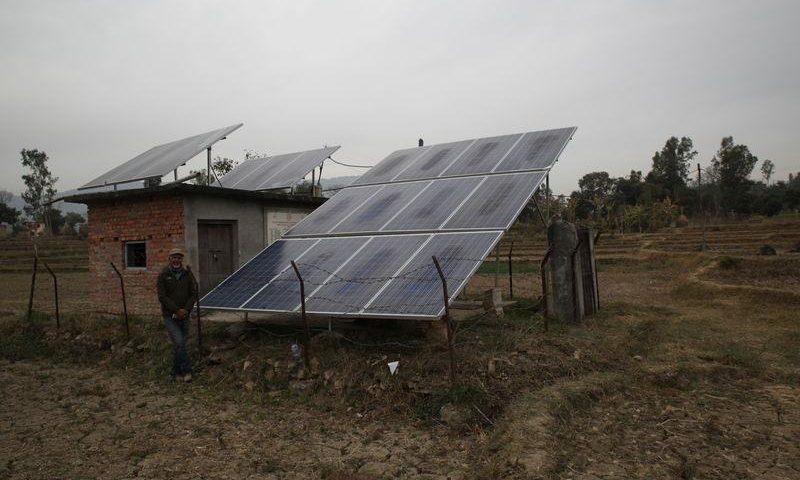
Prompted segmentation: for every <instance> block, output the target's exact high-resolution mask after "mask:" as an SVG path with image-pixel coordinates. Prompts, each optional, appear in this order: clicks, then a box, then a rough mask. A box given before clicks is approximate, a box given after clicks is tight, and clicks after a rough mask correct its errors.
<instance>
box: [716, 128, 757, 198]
mask: <svg viewBox="0 0 800 480" xmlns="http://www.w3.org/2000/svg"><path fill="white" fill-rule="evenodd" d="M711 163H712V167H713V169H714V171H715V172H716V176H717V178H718V182H719V186H720V191H721V195H722V202H721V203H722V208H723V209H725V210H726V211H727V210H733V211H735V212H737V213H750V203H751V200H752V199H751V198H750V195H749V194H748V190H749V186H750V184H751V183H752V182H751V181H750V180H749V178H748V177H750V174H751V173H752V172H753V168H755V166H756V163H758V157H756V156H755V155H753V154H752V153H750V149H749V148H748V147H747V145H736V144H735V143H733V137H724V138H723V139H722V142H721V144H720V147H719V150H717V153H716V155H714V159H713V160H712V161H711Z"/></svg>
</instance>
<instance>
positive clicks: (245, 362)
mask: <svg viewBox="0 0 800 480" xmlns="http://www.w3.org/2000/svg"><path fill="white" fill-rule="evenodd" d="M252 365H253V362H251V361H250V360H245V361H244V364H243V365H242V371H243V372H246V371H247V370H248V369H249V368H250V367H251V366H252Z"/></svg>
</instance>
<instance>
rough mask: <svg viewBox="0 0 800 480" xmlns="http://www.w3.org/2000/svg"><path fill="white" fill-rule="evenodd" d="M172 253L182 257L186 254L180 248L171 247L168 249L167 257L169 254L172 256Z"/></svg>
mask: <svg viewBox="0 0 800 480" xmlns="http://www.w3.org/2000/svg"><path fill="white" fill-rule="evenodd" d="M173 255H180V256H181V257H184V256H186V255H185V254H184V253H183V250H181V249H180V248H173V249H172V250H170V251H169V255H168V256H169V257H171V256H173Z"/></svg>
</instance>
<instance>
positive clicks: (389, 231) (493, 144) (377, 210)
mask: <svg viewBox="0 0 800 480" xmlns="http://www.w3.org/2000/svg"><path fill="white" fill-rule="evenodd" d="M574 132H575V128H563V129H558V130H547V131H542V132H529V133H525V134H516V135H504V136H499V137H487V138H482V139H476V140H467V141H461V142H452V143H447V144H441V145H432V146H427V147H420V148H412V149H405V150H398V151H396V152H394V153H392V154H391V155H389V156H388V157H386V159H385V160H384V161H382V162H380V163H379V164H378V165H377V166H375V167H374V168H372V169H371V170H370V171H369V172H368V173H366V174H365V175H364V176H362V177H361V178H360V179H358V180H357V181H356V182H355V183H354V184H353V185H352V186H350V187H347V188H345V189H343V190H342V191H340V192H339V193H338V194H336V195H335V196H334V197H333V198H331V199H330V200H329V201H328V202H326V203H325V204H324V205H323V206H322V207H320V208H318V209H317V210H315V211H314V212H313V213H312V214H310V215H309V216H307V217H306V218H305V219H303V220H302V221H301V222H300V223H298V224H297V225H296V226H295V227H294V228H292V229H291V230H290V231H289V232H288V233H287V234H286V235H285V236H284V240H281V241H280V242H277V243H276V244H273V246H271V247H269V248H267V249H266V250H265V251H264V252H262V253H261V254H259V256H258V257H257V259H259V260H257V261H254V262H255V265H256V266H255V267H252V268H249V269H247V266H246V267H245V268H243V269H242V270H243V273H236V274H234V275H233V276H231V277H230V278H229V279H228V280H226V282H227V283H226V282H223V284H220V285H219V286H218V287H217V288H216V289H214V290H212V291H211V292H210V293H209V294H208V295H207V296H206V297H204V298H203V299H202V302H201V303H202V304H203V305H204V306H206V307H210V308H233V309H238V310H244V311H269V312H297V311H298V309H299V306H300V301H299V300H300V299H299V296H300V293H299V285H298V283H297V279H296V276H295V275H294V272H293V270H290V269H289V261H290V260H291V259H294V260H295V261H296V262H297V265H298V268H299V270H300V272H301V275H302V276H303V278H304V280H305V281H306V282H307V283H306V311H307V313H310V314H317V315H338V316H348V317H350V316H353V317H370V318H384V317H408V318H425V319H433V318H438V317H440V316H441V315H442V314H443V311H444V300H443V299H442V297H441V282H440V279H439V275H438V273H437V272H436V269H435V267H434V265H433V261H432V258H431V257H432V256H434V255H435V256H436V257H437V258H438V259H439V261H440V263H441V265H442V268H443V271H444V274H445V277H446V279H447V282H448V286H449V288H450V290H449V295H450V300H452V299H453V298H455V296H456V295H458V293H459V292H460V291H461V289H463V288H464V286H465V285H466V284H467V281H468V280H469V277H470V276H471V275H472V274H473V273H474V272H475V270H476V269H477V268H478V266H480V264H481V262H482V261H483V259H484V258H485V257H486V255H487V254H488V253H489V252H490V251H491V249H492V248H493V247H494V246H495V245H496V244H497V242H498V241H499V239H500V237H501V236H502V234H503V232H504V231H505V230H506V229H508V228H509V227H510V226H511V224H512V223H513V222H514V220H515V219H516V218H517V217H518V216H519V214H520V212H521V211H522V209H523V208H524V207H525V205H526V204H527V202H528V201H529V200H530V198H531V196H532V195H533V194H534V192H535V191H536V189H537V188H538V187H539V185H540V184H541V183H542V181H543V180H544V178H545V176H546V174H547V172H548V170H549V169H550V168H551V167H552V166H553V164H554V163H555V161H556V160H557V158H558V156H559V155H560V153H561V152H562V150H563V149H564V147H565V146H566V144H567V142H568V141H569V140H570V138H571V137H572V135H573V133H574ZM281 242H283V243H281ZM292 242H305V243H302V244H297V245H296V246H293V247H292V248H294V250H292V251H291V252H290V251H289V250H290V249H289V248H288V246H289V245H294V244H293V243H292ZM308 242H311V243H308ZM303 248H305V249H303ZM301 250H302V251H301ZM287 252H288V253H287ZM292 255H294V256H292ZM261 257H264V259H260V258H261ZM289 257H292V258H289ZM267 259H269V260H267ZM280 264H282V265H283V269H282V270H280V269H278V268H277V265H280ZM262 265H263V266H262ZM278 270H280V271H278ZM257 272H263V273H260V274H259V275H253V273H257ZM257 276H260V280H258V279H256V278H255V277H257ZM239 277H247V278H248V279H249V280H247V281H245V280H244V279H238V278H239ZM229 280H230V282H229ZM259 281H260V282H261V285H260V287H258V288H253V287H251V286H250V283H253V282H254V283H256V284H258V282H259ZM237 290H243V292H237ZM237 302H240V303H239V305H238V306H232V305H233V304H235V303H237Z"/></svg>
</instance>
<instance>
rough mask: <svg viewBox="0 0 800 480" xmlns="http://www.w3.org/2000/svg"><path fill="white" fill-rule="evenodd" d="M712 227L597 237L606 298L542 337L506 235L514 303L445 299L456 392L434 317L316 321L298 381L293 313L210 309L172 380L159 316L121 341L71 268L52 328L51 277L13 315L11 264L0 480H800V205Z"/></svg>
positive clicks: (0, 392) (528, 279)
mask: <svg viewBox="0 0 800 480" xmlns="http://www.w3.org/2000/svg"><path fill="white" fill-rule="evenodd" d="M712 227H713V226H710V227H709V228H708V229H707V232H706V235H707V236H706V239H707V243H708V244H709V247H710V248H709V250H707V251H704V252H697V251H696V248H695V247H696V245H697V244H698V239H701V238H702V237H701V235H702V231H700V230H699V229H697V228H696V227H686V228H684V229H676V230H672V231H669V232H660V233H658V234H642V235H639V234H637V235H625V236H624V237H620V236H616V237H613V238H611V237H608V238H605V237H603V238H601V240H600V243H599V244H598V264H599V274H598V275H599V281H600V294H601V309H602V310H601V313H600V314H598V315H596V316H595V317H592V318H589V319H587V321H586V322H585V323H584V324H583V325H580V326H570V325H564V324H559V323H557V322H550V325H549V329H548V330H547V331H545V329H544V323H543V319H542V318H541V316H540V315H539V314H537V313H534V312H533V311H532V309H531V308H530V307H531V306H532V305H533V304H534V303H535V302H534V300H533V299H534V298H535V297H536V296H537V295H538V294H539V293H540V291H541V289H540V285H539V280H538V279H539V273H538V268H539V267H538V260H539V259H541V255H542V254H543V253H544V252H543V251H541V252H540V251H539V250H537V248H538V247H528V250H527V251H526V250H524V249H523V248H522V245H524V244H528V243H530V244H535V243H536V242H530V241H529V239H526V238H525V236H524V232H522V233H520V232H519V231H514V232H512V234H511V235H510V236H509V238H507V239H506V240H504V242H503V245H502V246H501V256H502V255H507V250H503V249H504V248H505V247H506V246H507V245H509V244H510V240H512V239H514V241H515V247H514V251H515V252H518V253H519V257H518V258H517V261H518V263H515V266H514V268H515V270H514V271H515V272H517V273H515V275H514V297H515V299H517V300H520V299H521V300H520V301H519V303H517V304H516V305H514V306H511V307H508V308H506V312H505V315H504V316H503V317H502V318H495V317H494V316H489V315H486V314H483V313H477V312H476V311H460V312H458V317H457V318H458V330H457V333H456V349H455V352H456V359H457V369H456V370H457V371H456V384H455V386H451V384H450V381H449V370H448V365H449V364H448V361H447V350H446V348H444V342H443V340H442V339H441V337H440V335H439V333H438V331H437V330H432V329H428V328H425V327H424V326H422V325H418V324H414V323H410V324H409V323H402V322H401V323H384V324H380V325H378V324H374V323H373V324H370V323H349V322H335V323H334V324H333V325H332V327H333V332H334V333H330V332H327V324H318V325H316V326H315V327H316V328H315V333H316V335H315V337H314V339H313V341H312V347H311V354H312V357H313V360H312V371H311V373H310V375H306V374H305V372H304V371H303V370H302V369H300V368H299V367H298V366H297V365H295V363H294V362H293V360H292V356H291V352H290V345H291V343H292V342H294V341H295V340H296V339H299V338H301V337H300V334H299V331H298V330H297V329H296V328H295V327H294V326H293V325H292V321H291V320H286V319H283V321H272V322H269V323H262V322H253V323H249V324H237V325H235V326H233V327H232V326H231V325H230V324H217V323H210V322H206V323H204V328H205V330H204V333H205V335H204V346H205V348H206V349H207V351H205V352H203V353H201V352H199V351H198V350H197V348H196V345H197V344H196V339H195V338H194V337H193V338H192V339H191V345H192V351H191V353H192V356H193V358H194V360H195V363H196V367H197V370H198V375H197V376H196V378H195V380H194V381H193V382H191V383H172V382H170V381H169V380H168V376H167V372H168V371H169V362H170V358H169V346H168V342H167V336H166V333H165V331H164V330H163V328H162V327H161V326H160V324H159V321H158V320H151V319H133V322H132V325H131V332H132V338H131V339H130V340H128V339H127V338H125V335H124V329H123V328H122V324H121V321H120V319H119V318H118V317H100V316H95V315H92V314H89V313H87V312H86V310H87V307H88V305H87V303H86V301H85V298H84V296H83V295H82V294H81V292H82V291H84V290H85V288H86V284H87V281H88V274H87V273H86V272H85V271H81V270H80V269H79V268H78V267H77V266H76V265H78V263H79V262H73V263H69V264H68V265H69V266H68V267H67V268H65V269H64V271H63V273H60V274H59V281H60V282H62V284H63V285H64V289H65V290H64V291H63V294H62V311H63V312H64V314H63V318H62V326H61V328H60V329H56V328H55V322H54V320H53V319H52V318H51V313H52V297H51V293H50V283H48V282H49V281H50V278H49V277H48V276H47V275H46V274H42V275H41V277H40V280H39V283H38V287H37V292H36V302H35V309H36V311H37V314H36V315H34V319H33V321H32V322H25V321H24V319H23V312H24V309H25V308H26V306H27V294H28V289H29V288H30V283H29V282H30V276H29V274H26V273H24V270H21V269H16V268H14V267H13V266H9V267H8V268H7V271H5V272H3V273H0V281H1V282H2V284H3V288H2V291H0V438H2V439H3V441H2V442H0V479H6V478H8V479H45V478H163V479H190V478H226V479H227V478H230V479H240V478H241V479H244V478H267V479H270V478H274V479H300V478H326V479H377V478H427V479H447V478H451V479H466V478H485V479H494V478H518V479H525V478H573V479H596V478H684V479H689V478H753V479H755V478H759V479H760V478H767V479H785V478H800V317H798V315H797V311H798V308H799V307H800V254H799V253H791V252H790V251H789V250H791V249H792V247H793V245H794V244H795V243H796V242H797V241H798V240H800V219H797V218H780V219H773V220H765V221H752V222H739V223H731V224H726V225H718V226H717V227H718V228H719V230H712V229H711V228H712ZM712 233H713V235H712ZM515 235H518V236H515ZM714 235H716V236H714ZM541 243H542V242H539V244H541ZM765 243H768V244H771V245H772V246H774V247H775V249H776V250H777V251H778V255H777V256H774V257H761V256H756V255H755V253H756V252H757V250H758V248H759V247H761V246H762V245H763V244H765ZM715 245H716V246H718V247H719V248H714V246H715ZM71 247H74V245H73V246H71ZM75 250H79V249H78V248H75ZM537 255H538V257H537ZM77 256H79V254H78V255H76V257H77ZM501 258H502V257H501ZM12 263H13V262H9V264H12ZM28 263H29V262H28ZM494 268H495V267H494V265H493V264H489V263H488V262H487V264H486V265H484V266H483V267H482V268H481V270H480V271H481V272H482V273H481V274H480V275H478V276H476V277H474V278H473V280H472V281H471V283H470V285H469V286H468V288H467V296H468V297H477V296H479V295H481V293H482V292H483V291H485V290H486V289H487V288H490V287H492V286H493V285H494V282H495V279H494V275H493V272H494ZM506 275H507V274H505V273H503V274H501V275H500V277H499V278H498V283H499V286H500V287H501V288H504V289H505V290H506V291H507V290H508V284H507V276H506ZM62 279H63V280H62ZM251 319H252V318H251ZM279 320H280V319H279ZM193 329H194V328H193ZM195 332H196V330H195ZM394 360H399V362H400V363H399V369H398V372H397V374H396V375H394V376H392V375H390V374H389V371H388V368H387V365H386V364H387V362H390V361H394Z"/></svg>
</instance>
